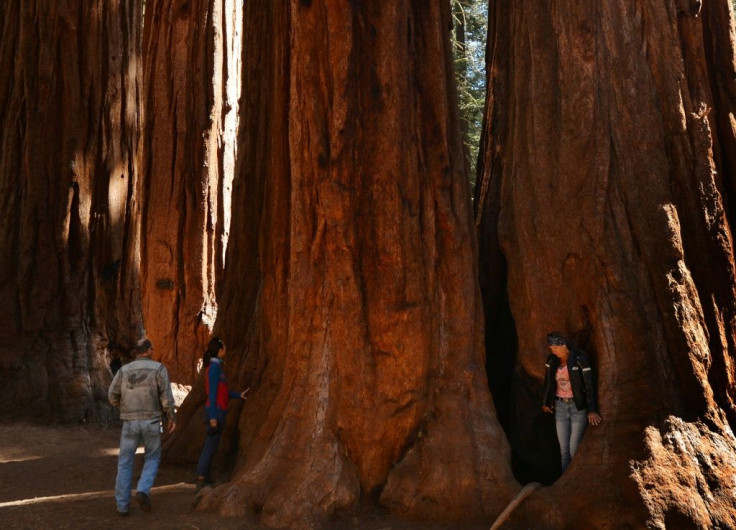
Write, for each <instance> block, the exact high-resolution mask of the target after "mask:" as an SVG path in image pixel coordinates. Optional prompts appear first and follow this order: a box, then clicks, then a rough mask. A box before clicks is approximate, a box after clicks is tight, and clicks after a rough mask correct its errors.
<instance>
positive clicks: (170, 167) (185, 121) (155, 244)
mask: <svg viewBox="0 0 736 530" xmlns="http://www.w3.org/2000/svg"><path fill="white" fill-rule="evenodd" d="M241 25H242V3H241V2H238V1H236V0H216V1H212V0H193V1H190V2H178V1H174V0H154V1H149V2H148V4H147V7H146V31H145V36H144V49H145V64H146V66H145V87H146V92H145V94H146V96H145V98H146V102H145V105H146V130H145V134H146V137H147V138H148V139H149V140H148V141H147V142H146V143H145V150H144V155H143V161H144V167H145V168H146V171H145V177H144V178H145V189H146V194H145V208H144V216H143V226H144V233H143V236H144V237H143V244H142V255H143V258H144V259H143V267H142V272H141V274H142V278H143V313H144V317H145V322H146V328H147V332H148V334H149V336H150V337H151V340H152V341H153V342H154V344H155V345H156V348H155V355H156V358H157V359H158V360H160V361H162V362H164V363H165V364H166V366H167V367H168V368H169V371H170V373H171V376H172V379H173V380H175V381H179V382H183V383H188V384H191V383H192V382H193V380H194V377H195V375H196V370H197V363H198V361H199V360H200V359H201V353H202V351H203V350H204V346H205V345H206V343H207V340H208V339H209V334H210V332H211V330H212V326H213V325H214V322H215V319H216V316H217V299H216V293H215V287H216V280H217V276H218V274H219V273H220V272H221V270H222V265H223V259H224V250H225V247H226V245H227V237H228V225H229V209H230V205H229V201H230V193H231V186H232V177H233V173H234V160H235V149H234V147H235V134H236V124H237V109H238V97H239V83H240V53H241V52H240V40H241V33H240V32H241Z"/></svg>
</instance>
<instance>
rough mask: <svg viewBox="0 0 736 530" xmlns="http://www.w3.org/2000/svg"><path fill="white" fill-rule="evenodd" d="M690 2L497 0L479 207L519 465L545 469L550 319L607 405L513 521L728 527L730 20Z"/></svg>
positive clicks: (734, 443) (731, 454) (732, 309)
mask: <svg viewBox="0 0 736 530" xmlns="http://www.w3.org/2000/svg"><path fill="white" fill-rule="evenodd" d="M700 5H701V2H695V1H688V0H677V1H667V2H660V1H643V0H642V1H637V2H630V1H618V0H608V1H605V2H577V3H574V4H569V3H568V4H567V5H566V6H565V8H564V9H563V7H562V5H560V4H559V3H554V2H544V3H539V2H495V3H493V6H492V12H491V23H490V31H489V43H490V45H489V56H488V57H489V89H488V90H489V92H488V94H489V98H488V107H487V114H486V116H487V123H486V127H485V133H484V140H483V142H484V143H483V146H482V150H483V152H484V159H483V169H482V179H479V186H478V189H477V212H478V214H477V222H478V226H479V231H480V246H481V255H482V259H481V276H482V278H483V286H484V299H485V303H486V307H487V308H488V309H489V311H488V313H489V317H490V319H491V320H490V322H489V330H488V333H489V339H490V340H489V343H490V344H491V345H492V348H493V349H492V350H491V353H492V357H493V359H494V362H495V363H496V364H497V365H499V366H502V367H506V370H507V371H508V375H509V376H510V375H511V372H512V371H513V372H514V384H513V385H512V386H513V388H512V394H511V396H512V398H511V400H509V401H505V402H504V405H503V407H505V408H506V411H505V412H506V413H508V414H509V415H510V419H509V422H508V428H509V434H510V439H511V443H512V447H513V450H514V453H515V455H516V456H517V457H518V458H517V461H519V462H523V465H519V466H518V467H517V468H516V471H517V474H518V475H523V476H524V478H525V479H531V478H534V477H535V476H536V477H543V478H544V477H550V476H554V473H555V472H554V467H555V466H557V465H558V462H557V450H556V446H555V444H556V441H555V439H554V427H553V426H552V425H551V421H550V423H548V424H546V425H545V421H544V419H542V418H540V415H541V411H540V410H539V406H540V401H541V398H540V393H541V392H540V390H541V378H542V375H543V369H544V359H545V356H546V355H547V352H546V351H545V344H544V336H545V334H546V333H547V332H548V331H551V330H555V329H557V330H562V331H564V332H567V333H568V334H569V335H570V336H571V337H573V338H574V339H576V340H577V342H578V343H579V344H580V345H581V346H583V347H584V348H585V349H587V350H588V351H589V352H590V354H591V355H592V357H593V359H594V363H595V365H596V367H597V370H598V373H599V377H598V380H599V390H598V392H599V398H600V403H601V413H602V415H603V424H602V426H601V427H598V428H595V429H593V428H589V429H588V432H587V433H586V435H585V438H584V440H583V443H582V445H581V447H580V449H579V452H578V454H577V455H576V456H575V458H574V459H573V463H572V465H571V467H570V468H569V469H568V470H567V471H566V473H565V474H564V475H563V476H562V477H561V478H560V479H559V480H558V481H557V482H555V483H554V485H552V486H551V487H550V488H545V489H543V490H540V492H538V493H537V494H535V495H534V496H533V497H532V499H531V500H528V501H526V503H525V504H524V505H522V507H521V508H520V509H519V511H518V512H517V515H516V518H515V519H512V521H513V522H514V525H516V526H518V527H527V526H529V525H531V526H534V527H540V528H541V527H554V528H560V527H575V528H584V527H588V528H594V527H603V526H616V527H618V526H621V527H626V526H629V525H630V526H633V527H641V526H643V525H644V524H645V523H648V524H650V525H653V526H655V527H663V525H666V526H667V528H670V527H672V528H681V527H690V526H693V527H699V528H712V527H722V528H725V527H733V526H734V524H736V495H734V493H733V489H732V485H733V473H734V469H736V440H734V436H733V433H732V430H731V429H732V426H733V425H734V421H736V409H735V408H734V392H736V386H735V385H734V378H735V377H736V373H735V372H734V354H735V353H736V351H735V348H736V346H735V345H734V339H735V337H736V320H735V317H736V305H735V302H736V296H735V295H736V293H735V291H734V290H735V283H734V273H735V270H734V257H733V246H732V245H733V242H732V230H731V226H730V224H729V218H732V216H733V214H734V212H733V210H732V209H731V210H730V209H729V208H730V206H729V199H730V201H732V200H733V197H734V181H733V170H734V167H736V166H734V163H735V162H736V150H735V149H734V145H736V144H734V139H735V138H734V134H735V129H734V125H733V123H734V121H733V120H734V104H735V103H736V99H735V98H734V96H736V94H735V92H734V83H733V79H734V73H735V72H734V34H733V19H732V13H731V6H730V3H729V2H728V0H711V1H710V2H704V3H703V7H702V12H701V11H700ZM506 269H507V270H508V274H507V275H506V274H505V272H504V271H505V270H506ZM506 296H507V298H508V301H509V304H510V314H511V315H513V321H514V322H515V326H516V332H517V335H518V351H517V352H516V355H517V356H518V359H517V362H516V365H515V368H514V365H513V362H512V363H509V362H508V359H513V355H514V351H513V349H512V348H509V347H508V346H509V345H510V344H513V339H514V337H513V335H512V336H510V337H509V336H508V335H507V336H506V339H507V340H506V341H505V342H504V340H503V339H502V340H497V335H503V334H504V332H503V330H500V329H499V326H500V325H501V323H503V322H504V321H505V319H506V320H508V317H509V311H508V310H504V302H503V300H502V299H503V298H505V297H506ZM499 298H500V299H499ZM508 339H510V340H508ZM504 345H505V346H504ZM504 359H506V360H504ZM499 386H500V385H499ZM498 392H499V393H501V392H503V390H499V391H498ZM502 401H503V399H502ZM496 402H497V403H499V400H498V399H497V400H496ZM499 406H501V405H499ZM544 436H546V437H547V441H544V440H543V437H544ZM535 468H536V469H535ZM557 473H559V471H558V472H557ZM512 526H513V525H512Z"/></svg>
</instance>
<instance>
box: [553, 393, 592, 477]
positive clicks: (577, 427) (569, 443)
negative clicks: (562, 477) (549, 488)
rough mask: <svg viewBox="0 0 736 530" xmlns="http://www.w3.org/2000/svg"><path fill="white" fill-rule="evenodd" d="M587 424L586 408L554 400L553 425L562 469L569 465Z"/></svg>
mask: <svg viewBox="0 0 736 530" xmlns="http://www.w3.org/2000/svg"><path fill="white" fill-rule="evenodd" d="M587 426H588V409H583V410H578V408H577V407H576V406H575V403H564V402H562V401H559V400H557V401H556V402H555V427H556V428H557V440H558V441H559V442H560V456H561V458H562V471H565V469H567V466H569V465H570V460H572V457H573V456H575V453H576V452H577V450H578V445H579V444H580V440H581V439H582V438H583V433H584V432H585V428H586V427H587Z"/></svg>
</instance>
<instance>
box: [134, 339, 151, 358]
mask: <svg viewBox="0 0 736 530" xmlns="http://www.w3.org/2000/svg"><path fill="white" fill-rule="evenodd" d="M151 346H153V345H152V344H151V341H150V340H148V339H146V340H144V341H143V342H141V343H140V344H138V346H136V347H135V354H136V355H140V354H141V353H146V352H147V351H148V350H149V349H150V348H151Z"/></svg>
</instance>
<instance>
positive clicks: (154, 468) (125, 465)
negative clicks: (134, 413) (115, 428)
mask: <svg viewBox="0 0 736 530" xmlns="http://www.w3.org/2000/svg"><path fill="white" fill-rule="evenodd" d="M139 444H143V447H144V448H145V455H144V460H143V469H142V470H141V478H140V479H139V480H138V486H137V487H136V491H142V492H143V493H145V494H146V495H148V494H149V493H150V492H151V487H152V486H153V480H154V479H155V478H156V474H157V473H158V465H159V464H160V463H161V431H160V427H159V420H158V419H147V420H127V421H123V433H122V435H121V436H120V456H118V478H117V480H116V481H115V501H116V502H117V504H118V511H119V512H127V511H128V509H129V508H130V488H131V486H132V484H133V461H134V460H135V451H136V449H138V445H139Z"/></svg>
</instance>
